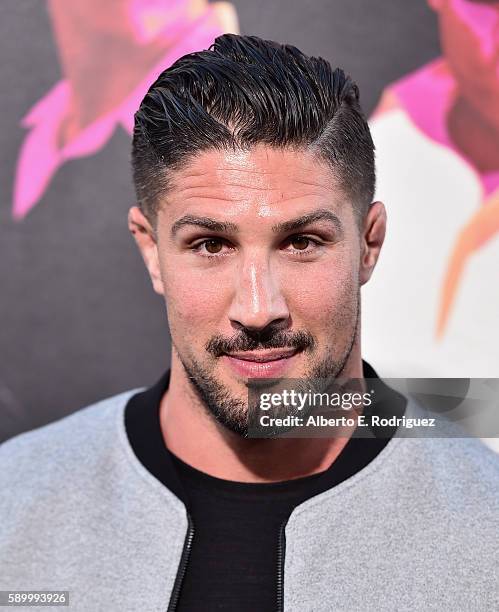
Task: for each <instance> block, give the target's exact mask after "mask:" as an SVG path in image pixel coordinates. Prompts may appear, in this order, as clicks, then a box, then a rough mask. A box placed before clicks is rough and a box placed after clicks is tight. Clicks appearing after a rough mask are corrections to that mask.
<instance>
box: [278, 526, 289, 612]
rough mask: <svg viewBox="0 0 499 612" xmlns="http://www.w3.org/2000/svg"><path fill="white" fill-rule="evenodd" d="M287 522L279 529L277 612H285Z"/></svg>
mask: <svg viewBox="0 0 499 612" xmlns="http://www.w3.org/2000/svg"><path fill="white" fill-rule="evenodd" d="M286 523H287V521H284V523H282V524H281V527H280V528H279V539H278V543H277V612H283V611H284V555H285V552H286V535H285V531H284V530H285V528H286Z"/></svg>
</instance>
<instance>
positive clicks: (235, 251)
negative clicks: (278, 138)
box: [155, 145, 360, 435]
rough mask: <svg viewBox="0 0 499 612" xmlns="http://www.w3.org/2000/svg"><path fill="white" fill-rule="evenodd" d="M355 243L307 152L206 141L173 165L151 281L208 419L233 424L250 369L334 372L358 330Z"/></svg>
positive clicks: (354, 229)
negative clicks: (223, 146)
mask: <svg viewBox="0 0 499 612" xmlns="http://www.w3.org/2000/svg"><path fill="white" fill-rule="evenodd" d="M359 249H360V233H359V229H358V225H357V221H356V217H355V214H354V212H353V209H352V204H351V202H350V201H349V200H348V199H347V198H346V197H345V196H344V195H343V193H342V192H341V191H340V190H339V189H338V187H337V186H336V184H335V181H334V177H333V174H332V172H331V170H330V169H329V167H328V166H327V165H326V164H325V163H324V162H322V161H318V159H317V158H316V157H314V156H313V155H312V154H311V153H306V152H303V151H291V150H282V149H274V148H271V147H267V146H263V145H259V146H257V147H254V148H253V149H251V150H249V151H246V152H241V151H239V152H219V151H208V152H203V153H201V154H199V155H198V156H197V157H195V158H194V160H193V161H191V162H190V163H188V164H187V165H186V166H184V167H183V169H182V170H179V171H176V172H175V174H174V176H173V182H172V185H171V188H170V190H169V192H168V194H167V195H166V196H165V198H164V201H163V202H162V204H161V210H160V212H159V215H158V225H157V252H158V258H159V268H160V275H161V282H159V281H158V282H157V283H156V284H155V289H156V291H157V292H158V293H162V294H163V295H164V297H165V301H166V305H167V312H168V321H169V326H170V332H171V337H172V343H173V346H174V352H173V359H178V360H179V361H180V363H181V364H182V365H183V367H184V369H185V371H186V373H187V376H188V377H189V378H190V381H191V384H192V385H193V387H194V389H195V390H196V391H197V394H198V396H200V398H201V400H202V402H203V404H204V405H205V406H206V407H207V409H208V410H209V412H210V413H211V414H212V415H214V416H215V417H216V419H217V420H218V421H219V422H221V423H223V424H224V425H225V426H226V427H228V428H229V429H231V430H232V431H234V432H237V433H239V434H241V435H244V433H245V431H246V429H245V428H246V416H247V410H248V408H247V405H248V401H247V393H248V389H247V382H248V379H249V378H253V379H255V378H256V379H260V380H261V379H262V378H267V377H274V378H281V377H285V378H312V377H327V376H335V375H337V374H339V373H340V372H341V370H342V369H343V366H344V365H345V363H346V361H347V359H348V357H349V355H350V352H351V350H352V347H353V345H354V342H355V341H356V337H357V329H358V320H359V285H360V282H359ZM261 382H263V381H261Z"/></svg>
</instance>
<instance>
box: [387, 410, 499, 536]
mask: <svg viewBox="0 0 499 612" xmlns="http://www.w3.org/2000/svg"><path fill="white" fill-rule="evenodd" d="M412 406H413V409H412V410H411V413H412V414H414V415H417V414H418V409H417V407H416V408H415V409H414V404H412ZM398 449H399V450H398V453H395V455H396V456H394V457H393V458H394V459H395V460H396V461H397V462H398V463H399V466H400V467H402V466H403V469H402V472H401V473H400V476H401V478H402V479H403V480H404V482H405V483H406V485H407V492H408V493H409V491H410V492H411V493H412V494H414V492H418V493H417V494H418V496H419V504H420V508H421V509H423V508H425V507H428V508H433V510H438V511H439V512H442V513H443V514H444V515H447V516H450V515H452V516H453V517H459V516H462V517H463V518H464V519H466V518H467V517H468V518H469V517H470V516H471V515H473V516H476V517H482V518H483V520H484V521H485V524H487V523H490V521H492V522H493V523H494V524H495V525H497V526H499V455H498V454H497V453H496V452H494V451H493V450H492V449H490V448H489V447H488V446H486V445H485V444H484V443H483V442H482V441H481V440H480V439H479V438H475V437H469V436H468V437H466V434H465V432H464V430H462V429H461V428H460V427H459V426H458V425H457V424H455V423H447V424H444V425H441V426H440V429H439V430H438V431H435V432H434V433H432V434H431V435H428V437H420V438H409V437H404V438H403V439H400V440H398ZM393 467H395V466H393ZM400 493H401V495H404V492H403V491H401V492H400Z"/></svg>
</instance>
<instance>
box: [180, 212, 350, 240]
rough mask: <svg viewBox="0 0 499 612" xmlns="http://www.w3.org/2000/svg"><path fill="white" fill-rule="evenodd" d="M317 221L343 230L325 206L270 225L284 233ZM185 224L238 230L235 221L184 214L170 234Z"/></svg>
mask: <svg viewBox="0 0 499 612" xmlns="http://www.w3.org/2000/svg"><path fill="white" fill-rule="evenodd" d="M317 221H328V222H329V223H332V224H333V225H334V228H335V230H336V231H337V232H342V231H343V225H342V223H341V221H340V219H339V218H338V217H337V216H336V215H335V214H334V213H333V212H332V211H330V210H327V209H325V208H321V209H319V210H314V211H313V212H311V213H307V214H306V215H302V216H301V217H297V218H296V219H291V220H290V221H283V222H282V223H277V224H275V225H273V226H272V231H273V232H274V233H275V234H279V233H284V232H292V231H296V230H299V229H302V228H303V227H305V226H307V225H311V224H312V223H316V222H317ZM186 225H194V226H196V227H202V228H204V229H208V230H211V231H212V232H220V233H223V232H234V233H237V232H238V231H239V227H238V226H237V225H236V224H235V223H231V222H228V221H217V220H216V219H211V218H210V217H197V216H194V215H184V216H183V217H180V219H177V221H175V223H174V224H173V225H172V228H171V235H172V236H175V235H176V234H177V232H178V231H179V230H180V229H181V228H182V227H185V226H186Z"/></svg>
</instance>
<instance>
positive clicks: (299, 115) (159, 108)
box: [132, 34, 375, 229]
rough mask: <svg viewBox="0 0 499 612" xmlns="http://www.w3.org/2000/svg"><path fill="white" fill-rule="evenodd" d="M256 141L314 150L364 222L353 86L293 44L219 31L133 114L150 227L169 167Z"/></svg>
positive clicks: (367, 184)
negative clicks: (328, 166) (202, 153)
mask: <svg viewBox="0 0 499 612" xmlns="http://www.w3.org/2000/svg"><path fill="white" fill-rule="evenodd" d="M256 144H266V145H269V146H272V147H279V148H286V147H289V148H292V149H303V150H308V151H312V152H314V153H316V154H317V155H318V157H319V159H321V160H323V161H325V162H327V163H328V164H329V165H330V167H331V169H332V177H334V179H335V181H336V182H337V185H338V186H339V187H340V189H341V190H342V192H343V193H344V195H345V197H347V198H349V199H350V201H351V203H352V206H353V207H354V210H355V212H356V215H357V218H358V219H359V218H360V219H361V218H363V216H364V213H365V212H366V211H367V209H368V207H369V204H370V203H371V202H372V199H373V197H374V189H375V166H374V145H373V141H372V139H371V134H370V132H369V127H368V125H367V122H366V119H365V117H364V114H363V112H362V110H361V107H360V104H359V90H358V87H357V85H356V84H355V83H354V82H353V81H352V80H351V79H350V77H348V76H347V75H345V73H344V72H343V70H341V69H340V68H336V69H334V70H333V69H332V67H331V65H330V64H329V62H327V61H326V60H324V59H322V58H321V57H309V56H307V55H305V54H304V53H302V52H301V51H300V50H299V49H297V48H296V47H293V46H291V45H281V44H279V43H276V42H273V41H268V40H262V39H260V38H257V37H256V36H239V35H236V34H225V35H223V36H219V37H218V38H217V39H216V40H215V42H214V44H213V45H212V46H211V47H210V49H209V50H208V51H200V52H197V53H191V54H189V55H185V56H184V57H182V58H180V59H179V60H177V61H176V62H175V63H174V64H173V65H172V66H171V67H170V68H168V69H166V70H165V71H163V72H162V73H161V74H160V75H159V77H158V78H157V80H156V81H155V82H154V83H153V84H152V85H151V87H150V88H149V91H148V92H147V94H146V96H145V97H144V99H143V100H142V103H141V105H140V107H139V110H138V111H137V112H136V113H135V126H134V132H133V145H132V167H133V179H134V184H135V190H136V194H137V201H138V204H139V206H140V207H141V209H142V211H143V213H144V215H145V216H146V217H147V218H148V220H149V221H150V222H151V224H152V226H153V228H154V229H155V228H156V221H157V213H158V210H159V203H160V201H161V199H162V197H164V196H165V194H166V193H167V192H168V189H169V187H170V184H171V177H172V173H173V172H174V171H175V170H178V169H180V168H181V167H182V166H183V165H184V164H186V163H187V162H188V161H189V160H190V159H192V158H193V157H194V156H195V155H196V154H197V153H200V152H202V151H206V150H210V149H212V150H213V149H215V150H228V149H242V150H247V149H249V148H251V147H252V146H253V145H256Z"/></svg>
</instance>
